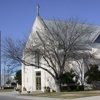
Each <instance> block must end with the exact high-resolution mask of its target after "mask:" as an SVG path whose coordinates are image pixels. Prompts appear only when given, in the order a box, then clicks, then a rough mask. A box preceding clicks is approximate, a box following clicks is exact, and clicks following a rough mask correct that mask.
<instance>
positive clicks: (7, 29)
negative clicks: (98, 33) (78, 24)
mask: <svg viewBox="0 0 100 100" xmlns="http://www.w3.org/2000/svg"><path fill="white" fill-rule="evenodd" d="M37 4H39V5H40V17H41V18H43V19H54V18H55V19H67V18H70V17H78V18H79V19H82V20H84V19H86V20H87V21H88V22H89V23H91V24H95V25H100V0H0V31H1V33H2V38H4V37H7V36H11V37H14V38H19V37H23V34H28V35H29V33H30V30H31V28H32V25H33V23H34V21H35V18H36V5H37Z"/></svg>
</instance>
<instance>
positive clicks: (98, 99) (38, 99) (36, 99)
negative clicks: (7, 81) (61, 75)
mask: <svg viewBox="0 0 100 100" xmlns="http://www.w3.org/2000/svg"><path fill="white" fill-rule="evenodd" d="M0 95H1V96H10V97H16V98H23V99H28V100H100V96H93V97H85V98H76V99H60V98H46V97H33V96H21V95H19V93H17V92H16V91H14V92H0Z"/></svg>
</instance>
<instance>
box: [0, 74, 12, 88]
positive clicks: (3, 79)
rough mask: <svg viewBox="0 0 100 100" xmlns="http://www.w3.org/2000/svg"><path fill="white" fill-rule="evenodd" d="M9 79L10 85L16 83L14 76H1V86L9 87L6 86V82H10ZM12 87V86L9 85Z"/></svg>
mask: <svg viewBox="0 0 100 100" xmlns="http://www.w3.org/2000/svg"><path fill="white" fill-rule="evenodd" d="M8 79H9V80H10V83H12V82H13V81H14V76H9V77H8V76H7V75H5V76H4V75H1V86H8V84H6V82H7V81H8ZM9 85H11V84H9Z"/></svg>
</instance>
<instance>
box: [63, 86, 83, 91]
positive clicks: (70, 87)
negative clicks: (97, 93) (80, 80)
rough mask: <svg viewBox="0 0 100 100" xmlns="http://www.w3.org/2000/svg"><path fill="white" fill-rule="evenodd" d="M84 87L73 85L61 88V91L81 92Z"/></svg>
mask: <svg viewBox="0 0 100 100" xmlns="http://www.w3.org/2000/svg"><path fill="white" fill-rule="evenodd" d="M83 90H84V86H82V85H73V86H61V91H83Z"/></svg>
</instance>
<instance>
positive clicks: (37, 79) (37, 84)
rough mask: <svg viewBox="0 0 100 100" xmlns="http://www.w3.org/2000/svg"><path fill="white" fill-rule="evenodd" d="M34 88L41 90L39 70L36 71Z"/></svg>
mask: <svg viewBox="0 0 100 100" xmlns="http://www.w3.org/2000/svg"><path fill="white" fill-rule="evenodd" d="M36 90H41V72H36Z"/></svg>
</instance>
